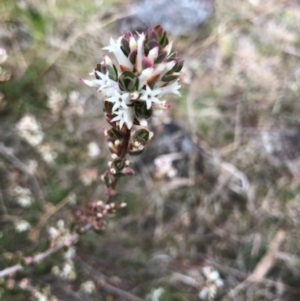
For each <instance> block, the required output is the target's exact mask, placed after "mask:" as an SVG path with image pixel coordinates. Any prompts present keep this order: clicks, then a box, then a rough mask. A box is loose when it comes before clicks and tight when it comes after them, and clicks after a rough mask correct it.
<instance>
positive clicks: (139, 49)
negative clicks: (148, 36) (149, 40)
mask: <svg viewBox="0 0 300 301" xmlns="http://www.w3.org/2000/svg"><path fill="white" fill-rule="evenodd" d="M144 40H145V34H144V33H141V34H140V35H139V39H138V40H137V56H136V58H137V59H136V66H135V68H136V70H137V71H138V72H141V71H142V61H143V57H144Z"/></svg>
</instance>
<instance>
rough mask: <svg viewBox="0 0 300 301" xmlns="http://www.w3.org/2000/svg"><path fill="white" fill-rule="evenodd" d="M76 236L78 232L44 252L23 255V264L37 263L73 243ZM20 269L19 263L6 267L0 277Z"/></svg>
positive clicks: (21, 267)
mask: <svg viewBox="0 0 300 301" xmlns="http://www.w3.org/2000/svg"><path fill="white" fill-rule="evenodd" d="M78 238H79V235H78V234H72V235H70V236H69V237H67V238H66V239H65V240H64V241H62V242H61V243H59V244H57V245H56V246H54V247H53V248H50V249H48V250H46V251H45V252H41V253H38V254H36V255H34V256H28V257H25V258H24V263H25V265H33V264H38V263H39V262H41V261H43V260H45V259H46V258H47V257H49V256H51V255H52V254H54V253H56V252H57V251H59V250H60V249H62V248H64V247H66V246H70V245H73V244H75V243H76V242H77V241H78ZM22 269H23V265H21V264H16V265H14V266H12V267H9V268H6V269H4V270H2V271H0V278H2V277H6V276H10V275H12V274H15V273H16V272H18V271H21V270H22Z"/></svg>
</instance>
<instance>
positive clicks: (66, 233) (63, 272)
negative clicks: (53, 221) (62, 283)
mask: <svg viewBox="0 0 300 301" xmlns="http://www.w3.org/2000/svg"><path fill="white" fill-rule="evenodd" d="M48 234H49V236H50V240H51V244H62V243H65V242H66V241H67V240H68V238H69V237H70V235H71V233H70V230H69V229H68V228H66V227H65V222H64V221H63V220H59V221H58V222H57V226H56V227H49V229H48ZM75 255H76V249H75V248H74V247H69V248H68V249H67V250H66V251H65V253H64V262H63V264H62V266H61V267H59V266H54V267H53V268H52V273H53V274H54V275H56V276H57V277H60V278H62V279H64V280H74V279H76V270H75V264H74V261H73V259H74V257H75Z"/></svg>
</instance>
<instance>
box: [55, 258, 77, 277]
mask: <svg viewBox="0 0 300 301" xmlns="http://www.w3.org/2000/svg"><path fill="white" fill-rule="evenodd" d="M52 273H53V274H54V275H55V276H57V277H60V278H61V279H63V280H68V281H72V280H75V279H76V277H77V275H76V270H75V264H74V261H72V260H67V261H65V262H64V263H63V264H62V267H61V268H60V267H58V266H57V265H56V266H54V267H53V268H52Z"/></svg>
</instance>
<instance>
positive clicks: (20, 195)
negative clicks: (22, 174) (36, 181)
mask: <svg viewBox="0 0 300 301" xmlns="http://www.w3.org/2000/svg"><path fill="white" fill-rule="evenodd" d="M13 194H14V195H15V198H16V202H17V203H18V205H20V206H21V207H23V208H28V207H30V206H31V205H32V202H33V199H32V194H31V191H30V189H29V188H26V187H21V186H16V187H14V188H13Z"/></svg>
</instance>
